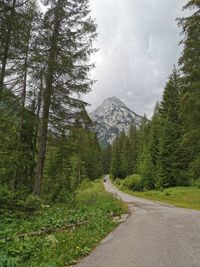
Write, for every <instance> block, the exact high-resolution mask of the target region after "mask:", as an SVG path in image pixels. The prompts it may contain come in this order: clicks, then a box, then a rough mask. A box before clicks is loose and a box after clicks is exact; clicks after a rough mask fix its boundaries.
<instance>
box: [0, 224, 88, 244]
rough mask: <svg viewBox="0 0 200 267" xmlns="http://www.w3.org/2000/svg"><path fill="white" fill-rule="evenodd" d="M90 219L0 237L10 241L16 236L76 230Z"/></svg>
mask: <svg viewBox="0 0 200 267" xmlns="http://www.w3.org/2000/svg"><path fill="white" fill-rule="evenodd" d="M87 222H88V221H84V222H77V223H75V224H67V225H64V226H61V227H48V228H45V229H42V230H39V231H35V232H29V233H25V234H16V235H14V236H12V237H0V240H2V239H4V240H6V241H10V240H13V239H15V238H16V237H18V238H25V237H35V236H43V235H46V234H51V233H53V232H64V231H66V230H69V229H73V230H75V228H77V227H80V226H82V225H85V224H86V223H87Z"/></svg>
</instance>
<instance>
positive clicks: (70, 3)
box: [34, 0, 96, 194]
mask: <svg viewBox="0 0 200 267" xmlns="http://www.w3.org/2000/svg"><path fill="white" fill-rule="evenodd" d="M46 2H49V4H50V8H49V9H48V11H47V13H46V14H45V18H44V30H45V35H44V43H45V44H46V46H47V52H48V53H47V66H46V74H45V88H44V93H43V108H42V118H41V129H40V138H39V148H38V160H37V167H36V177H35V184H34V193H35V194H40V193H41V183H42V176H43V169H44V160H45V154H46V140H47V136H48V125H49V121H50V115H51V114H50V112H51V110H52V111H53V113H52V117H54V116H56V117H57V119H58V118H61V119H62V121H63V124H64V123H66V122H68V121H69V119H70V117H69V116H68V115H69V111H70V108H72V107H75V108H79V107H80V105H81V106H82V104H83V103H82V102H81V101H79V100H77V99H76V98H72V95H75V94H84V93H87V92H88V91H89V89H90V86H91V80H90V79H89V77H88V72H89V71H90V69H91V67H93V66H92V65H90V64H89V63H88V59H89V56H90V54H91V53H92V52H94V49H93V48H92V43H93V40H94V38H95V37H96V25H95V24H94V21H93V20H92V19H91V18H90V16H89V13H90V10H89V1H88V0H79V1H75V0H57V1H46Z"/></svg>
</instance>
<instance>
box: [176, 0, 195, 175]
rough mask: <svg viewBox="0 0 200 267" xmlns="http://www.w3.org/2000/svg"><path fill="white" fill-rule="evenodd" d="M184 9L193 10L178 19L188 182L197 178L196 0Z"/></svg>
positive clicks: (184, 144) (191, 1)
mask: <svg viewBox="0 0 200 267" xmlns="http://www.w3.org/2000/svg"><path fill="white" fill-rule="evenodd" d="M184 9H191V10H194V12H193V14H192V15H191V16H188V17H185V18H182V19H179V24H180V25H181V26H182V27H183V33H184V35H185V38H184V39H183V41H182V45H183V53H182V57H181V58H180V68H181V71H182V74H183V75H182V79H181V82H182V86H181V116H182V120H183V126H184V139H183V141H184V142H183V146H184V147H187V160H188V165H189V172H188V174H189V175H190V177H191V179H192V180H195V179H198V178H200V175H199V173H200V89H199V88H200V71H199V69H200V53H199V47H200V1H199V0H190V1H188V3H187V4H186V5H185V6H184Z"/></svg>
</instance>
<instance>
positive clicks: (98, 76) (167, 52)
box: [86, 0, 187, 117]
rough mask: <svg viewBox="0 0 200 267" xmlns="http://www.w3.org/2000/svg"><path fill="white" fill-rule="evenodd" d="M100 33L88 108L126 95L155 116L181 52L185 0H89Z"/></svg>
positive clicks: (132, 105) (129, 101)
mask: <svg viewBox="0 0 200 267" xmlns="http://www.w3.org/2000/svg"><path fill="white" fill-rule="evenodd" d="M90 1H91V9H92V14H93V17H96V21H97V24H98V32H99V37H98V41H97V43H96V46H97V47H98V48H99V49H100V51H99V52H98V53H97V54H96V55H95V56H94V58H93V60H94V61H96V62H97V64H96V69H95V70H94V71H93V73H92V77H93V78H94V79H95V80H97V83H96V84H95V85H94V87H93V90H92V92H91V93H90V94H88V95H87V96H86V100H87V101H88V102H89V103H91V104H92V106H91V108H90V110H93V109H95V108H96V106H97V105H99V104H101V102H102V101H103V100H104V99H105V98H106V97H109V96H112V95H115V96H116V97H118V98H120V99H122V100H123V101H124V102H125V103H126V104H127V105H128V106H129V107H130V108H131V109H133V110H134V111H135V112H137V113H138V114H144V113H146V114H147V115H148V116H149V117H150V116H151V115H152V112H153V108H154V106H155V103H156V101H158V100H160V99H161V96H162V92H163V89H164V85H165V83H166V81H167V78H168V76H169V74H170V73H171V71H172V68H173V65H174V64H177V61H178V58H179V56H180V50H181V49H180V47H179V46H178V43H179V41H180V40H181V38H182V37H181V36H180V32H181V29H180V28H178V26H177V22H176V21H175V19H176V17H179V16H183V14H182V12H181V10H182V7H183V5H184V4H185V3H186V2H187V1H186V0H176V1H174V0H123V1H122V0H90Z"/></svg>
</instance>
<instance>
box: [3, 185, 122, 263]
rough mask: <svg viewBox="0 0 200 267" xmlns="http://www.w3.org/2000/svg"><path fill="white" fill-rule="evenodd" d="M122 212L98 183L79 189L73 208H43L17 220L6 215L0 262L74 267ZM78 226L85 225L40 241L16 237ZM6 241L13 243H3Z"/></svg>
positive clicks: (111, 227)
mask: <svg viewBox="0 0 200 267" xmlns="http://www.w3.org/2000/svg"><path fill="white" fill-rule="evenodd" d="M125 212H127V207H126V206H125V205H124V204H123V203H122V202H121V201H119V200H117V199H115V198H114V197H113V196H112V195H110V194H108V193H106V192H105V191H104V189H103V185H102V184H101V182H94V183H89V184H85V185H84V186H82V188H81V189H80V191H79V192H78V195H77V201H76V205H75V206H74V207H71V208H69V207H66V206H65V205H58V204H57V205H52V206H47V205H46V206H43V208H42V210H40V211H39V212H38V213H37V214H35V215H32V216H28V217H26V216H20V218H17V216H15V214H10V215H9V213H6V216H1V218H0V219H1V224H0V238H1V239H0V262H1V261H3V260H4V259H14V260H15V261H16V262H17V263H18V264H19V266H24V267H35V266H37V267H45V266H46V267H47V266H48V267H51V266H52V267H53V266H54V267H55V266H57V267H58V266H67V265H70V264H73V263H75V262H76V261H77V260H79V259H80V258H81V257H84V256H86V255H88V254H89V253H90V252H91V250H92V249H93V248H94V247H95V246H96V245H97V244H98V243H99V242H100V240H102V238H104V237H105V236H106V235H107V234H108V233H109V232H111V231H112V230H113V229H114V228H115V227H116V226H117V223H116V222H114V221H113V219H112V216H113V215H116V216H117V215H120V214H122V213H125ZM77 222H86V224H84V225H82V226H80V227H76V228H70V229H69V230H61V231H55V232H52V233H51V234H47V235H44V236H40V237H28V236H27V237H25V238H18V237H17V235H18V234H20V233H28V232H31V231H38V230H41V229H45V228H48V227H62V226H64V225H66V224H67V225H69V224H74V225H75V224H76V223H77ZM6 238H12V239H11V240H10V241H6ZM0 266H1V265H0ZM2 266H7V265H2Z"/></svg>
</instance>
